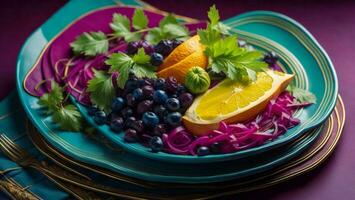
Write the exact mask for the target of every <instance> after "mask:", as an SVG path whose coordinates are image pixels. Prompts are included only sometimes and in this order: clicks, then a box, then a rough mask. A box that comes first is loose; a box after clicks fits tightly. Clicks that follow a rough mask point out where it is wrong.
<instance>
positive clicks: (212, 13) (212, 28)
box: [197, 5, 231, 45]
mask: <svg viewBox="0 0 355 200" xmlns="http://www.w3.org/2000/svg"><path fill="white" fill-rule="evenodd" d="M207 15H208V19H209V21H210V22H209V23H208V24H207V28H206V29H205V30H201V29H200V30H198V31H197V34H198V35H199V36H200V42H201V43H202V44H204V45H211V44H213V43H215V42H217V41H218V40H220V39H221V37H222V35H229V30H230V29H231V28H230V27H229V26H227V25H225V24H223V23H222V22H219V19H220V17H219V12H218V10H217V8H216V6H215V5H213V6H212V7H211V8H210V10H209V11H208V13H207Z"/></svg>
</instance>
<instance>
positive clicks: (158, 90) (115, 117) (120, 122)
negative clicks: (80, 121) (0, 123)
mask: <svg viewBox="0 0 355 200" xmlns="http://www.w3.org/2000/svg"><path fill="white" fill-rule="evenodd" d="M193 100H194V97H193V95H192V94H190V93H188V92H186V88H185V87H184V86H183V85H181V84H179V83H178V82H177V81H176V79H175V78H174V77H169V78H167V79H163V78H158V79H138V78H136V77H134V76H130V78H129V80H128V81H127V82H126V85H125V88H124V89H119V90H118V91H117V97H116V98H115V99H114V100H113V102H112V106H111V113H108V114H106V113H105V112H103V111H100V110H98V109H97V108H96V107H91V108H90V109H89V114H90V115H92V116H93V119H94V121H95V122H96V123H97V124H100V125H101V124H108V125H109V126H110V128H111V130H112V131H114V132H116V133H121V132H122V131H124V134H125V135H124V140H125V141H126V142H142V143H148V144H149V146H150V147H151V149H152V151H153V152H158V151H160V150H161V149H162V148H163V141H162V139H161V136H162V134H165V133H169V131H171V130H172V129H173V128H175V127H177V126H180V125H181V117H182V115H183V114H184V113H185V111H186V110H187V108H188V107H189V106H190V105H191V104H192V103H193Z"/></svg>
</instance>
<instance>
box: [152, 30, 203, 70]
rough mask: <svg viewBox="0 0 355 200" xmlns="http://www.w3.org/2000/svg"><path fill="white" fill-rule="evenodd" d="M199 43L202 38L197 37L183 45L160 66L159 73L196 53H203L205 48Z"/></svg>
mask: <svg viewBox="0 0 355 200" xmlns="http://www.w3.org/2000/svg"><path fill="white" fill-rule="evenodd" d="M199 41H200V37H199V36H198V35H195V36H193V37H191V38H190V39H188V40H186V41H185V42H183V43H181V44H180V45H179V46H177V47H176V48H175V49H174V50H173V51H172V52H171V53H170V54H169V55H168V57H166V58H165V59H164V61H163V64H161V65H160V66H159V68H158V71H160V70H163V69H165V68H167V67H170V66H173V65H175V64H176V63H178V62H180V61H181V60H183V59H184V58H186V57H187V56H189V55H191V54H192V53H194V52H195V51H203V50H204V47H203V46H202V44H201V43H200V42H199Z"/></svg>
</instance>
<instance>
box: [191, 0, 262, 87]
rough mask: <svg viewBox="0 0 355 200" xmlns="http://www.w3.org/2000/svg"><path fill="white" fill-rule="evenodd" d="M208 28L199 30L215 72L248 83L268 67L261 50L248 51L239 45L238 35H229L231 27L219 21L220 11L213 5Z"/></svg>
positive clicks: (209, 14) (201, 40)
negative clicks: (257, 73) (262, 59)
mask: <svg viewBox="0 0 355 200" xmlns="http://www.w3.org/2000/svg"><path fill="white" fill-rule="evenodd" d="M208 19H209V23H208V24H207V28H206V29H204V30H199V31H198V35H199V36H200V42H201V43H202V44H204V45H205V46H206V49H205V55H206V56H208V59H209V68H211V70H212V71H213V72H215V73H221V72H223V73H224V74H225V75H226V76H227V77H228V78H230V79H231V80H233V81H239V82H242V83H247V82H249V81H250V80H255V79H256V72H257V71H261V70H263V69H265V68H266V67H267V64H266V63H265V62H262V61H261V60H260V59H261V58H262V57H263V54H262V53H261V52H259V51H248V50H247V49H245V48H241V47H239V46H238V43H237V37H236V36H228V35H229V29H230V28H229V27H228V26H227V25H224V24H223V23H221V22H219V19H220V17H219V13H218V10H217V9H216V7H215V6H214V5H213V6H212V7H211V8H210V10H209V11H208Z"/></svg>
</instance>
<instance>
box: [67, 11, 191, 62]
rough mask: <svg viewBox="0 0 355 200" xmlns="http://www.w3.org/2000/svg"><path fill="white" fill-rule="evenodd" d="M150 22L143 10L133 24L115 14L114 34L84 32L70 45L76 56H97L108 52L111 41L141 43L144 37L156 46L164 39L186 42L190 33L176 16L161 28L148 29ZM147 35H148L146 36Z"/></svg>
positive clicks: (161, 22) (111, 25)
mask: <svg viewBox="0 0 355 200" xmlns="http://www.w3.org/2000/svg"><path fill="white" fill-rule="evenodd" d="M148 24H149V20H148V18H147V16H146V15H145V14H144V11H143V10H142V9H138V8H137V9H136V10H135V11H134V14H133V17H132V22H131V21H130V19H128V17H127V16H125V15H121V14H118V13H115V14H113V17H112V22H111V23H110V27H111V29H112V31H113V32H112V33H110V34H107V35H105V34H104V33H103V32H101V31H98V32H84V33H83V34H82V35H80V36H78V37H77V38H76V39H75V41H74V42H72V43H71V44H70V46H71V47H72V49H73V52H74V54H76V55H78V54H83V55H85V56H95V55H97V54H103V53H105V52H107V51H108V47H109V41H110V40H114V39H118V38H123V39H124V40H125V41H126V42H132V41H139V40H141V39H142V38H143V37H144V39H145V40H147V41H148V42H150V43H151V44H156V43H158V42H159V41H160V40H162V39H178V40H185V39H186V38H187V37H188V35H189V31H188V30H187V28H186V27H185V26H183V25H181V24H180V23H179V22H178V21H177V19H176V18H175V16H174V15H172V14H169V15H167V16H166V17H164V18H163V19H162V20H161V21H160V23H159V27H154V28H150V27H148ZM145 33H146V34H145Z"/></svg>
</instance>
